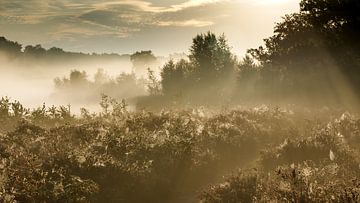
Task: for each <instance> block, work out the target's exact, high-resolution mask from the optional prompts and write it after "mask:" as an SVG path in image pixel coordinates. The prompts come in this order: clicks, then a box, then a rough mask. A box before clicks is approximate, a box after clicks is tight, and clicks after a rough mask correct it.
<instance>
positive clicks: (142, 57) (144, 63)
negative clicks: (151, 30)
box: [130, 50, 158, 72]
mask: <svg viewBox="0 0 360 203" xmlns="http://www.w3.org/2000/svg"><path fill="white" fill-rule="evenodd" d="M130 60H131V62H132V64H133V68H134V70H135V71H136V72H143V71H145V70H147V69H148V68H150V67H153V66H155V65H157V64H158V61H157V58H156V57H155V55H154V54H153V53H152V51H150V50H149V51H140V52H138V51H137V52H135V53H134V54H132V55H131V56H130Z"/></svg>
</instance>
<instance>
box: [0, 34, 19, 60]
mask: <svg viewBox="0 0 360 203" xmlns="http://www.w3.org/2000/svg"><path fill="white" fill-rule="evenodd" d="M21 49H22V45H21V44H19V43H17V42H12V41H9V40H7V39H6V38H5V37H0V52H3V53H5V54H7V55H8V56H18V55H20V54H21Z"/></svg>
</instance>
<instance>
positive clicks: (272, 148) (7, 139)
mask: <svg viewBox="0 0 360 203" xmlns="http://www.w3.org/2000/svg"><path fill="white" fill-rule="evenodd" d="M106 102H107V101H102V107H106V108H103V110H102V111H101V112H99V113H94V114H89V113H88V112H86V111H83V113H82V115H81V116H74V115H72V114H71V113H70V112H69V111H68V110H67V108H65V107H45V106H44V107H40V108H38V109H34V110H32V111H25V108H23V107H22V105H21V104H19V103H18V102H13V101H10V100H8V99H6V98H3V99H2V100H0V135H1V138H0V139H1V142H0V143H1V146H0V154H1V163H0V171H1V179H0V183H1V184H0V187H1V192H0V194H1V195H0V198H1V201H2V202H197V201H200V202H253V201H255V202H269V201H275V202H283V201H284V202H322V201H324V202H357V201H360V180H359V178H360V177H359V174H360V160H359V153H360V151H359V149H360V148H359V146H360V137H359V136H360V134H359V130H360V119H359V117H358V116H356V115H352V114H350V113H347V112H345V113H341V112H337V111H334V110H330V109H322V110H319V111H318V112H314V111H312V112H310V111H301V112H296V111H295V112H292V111H288V110H286V109H279V108H274V109H269V108H268V107H266V106H261V107H258V108H252V109H248V110H223V111H218V112H215V111H210V110H206V109H204V108H198V109H188V110H170V111H162V112H159V113H151V112H146V111H142V112H129V111H128V110H127V109H126V105H125V104H124V103H122V102H119V103H115V102H111V103H106ZM306 112H307V113H306Z"/></svg>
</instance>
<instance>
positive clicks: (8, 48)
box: [0, 37, 130, 60]
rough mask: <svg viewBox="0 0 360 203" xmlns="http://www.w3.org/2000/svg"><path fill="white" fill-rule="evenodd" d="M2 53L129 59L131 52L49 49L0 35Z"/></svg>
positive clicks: (11, 55) (49, 57) (39, 56)
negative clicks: (89, 52) (98, 52)
mask: <svg viewBox="0 0 360 203" xmlns="http://www.w3.org/2000/svg"><path fill="white" fill-rule="evenodd" d="M0 53H5V54H6V55H7V57H9V58H11V59H14V58H19V57H31V58H34V57H35V58H37V59H43V60H45V59H53V58H57V59H61V58H67V59H78V58H90V57H91V58H103V59H128V58H129V57H130V55H129V54H123V55H119V54H116V53H110V54H109V53H102V54H97V53H92V54H88V53H81V52H68V51H64V50H63V49H61V48H58V47H52V48H49V49H45V48H43V47H42V46H41V45H40V44H38V45H35V46H33V45H27V46H24V45H22V44H20V43H18V42H14V41H11V40H8V39H6V38H5V37H0Z"/></svg>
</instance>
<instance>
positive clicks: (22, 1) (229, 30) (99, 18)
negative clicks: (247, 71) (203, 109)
mask: <svg viewBox="0 0 360 203" xmlns="http://www.w3.org/2000/svg"><path fill="white" fill-rule="evenodd" d="M299 1H300V0H0V36H5V37H6V38H8V39H10V40H14V41H18V42H20V43H22V44H26V45H28V44H32V45H35V44H42V45H43V46H44V47H46V48H50V47H52V46H57V47H61V48H63V49H65V50H68V51H82V52H86V53H91V52H97V53H103V52H106V53H111V52H115V53H120V54H123V53H133V52H135V51H138V50H153V51H154V52H155V54H157V55H167V54H170V53H174V52H186V51H187V50H188V49H189V46H190V45H191V41H192V38H193V37H194V36H195V35H196V34H198V33H201V32H207V31H212V32H215V33H218V34H221V33H224V34H225V35H226V36H227V39H228V41H229V44H230V45H231V47H232V51H233V52H234V53H236V54H238V55H243V54H244V53H245V51H246V49H248V48H255V47H257V46H259V45H261V44H262V39H263V38H266V37H268V36H270V35H271V34H272V32H273V27H274V26H275V23H276V22H279V21H280V20H281V17H282V16H284V15H285V14H289V13H293V12H297V11H298V10H299V5H298V4H299Z"/></svg>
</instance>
